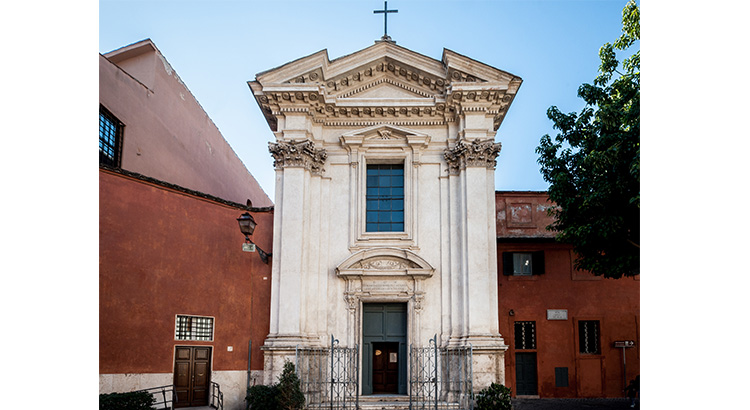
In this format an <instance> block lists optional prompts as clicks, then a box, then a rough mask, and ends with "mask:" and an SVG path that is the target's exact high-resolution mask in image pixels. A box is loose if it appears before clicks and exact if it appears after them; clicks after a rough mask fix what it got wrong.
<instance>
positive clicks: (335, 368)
mask: <svg viewBox="0 0 750 410" xmlns="http://www.w3.org/2000/svg"><path fill="white" fill-rule="evenodd" d="M296 369H297V375H298V377H299V379H300V387H301V388H302V393H303V394H304V395H305V407H306V408H308V409H337V410H338V409H342V410H343V409H357V408H358V407H359V346H357V345H354V347H341V346H339V341H338V340H337V339H335V338H334V337H333V336H331V346H330V347H328V348H307V347H304V348H303V347H297V350H296Z"/></svg>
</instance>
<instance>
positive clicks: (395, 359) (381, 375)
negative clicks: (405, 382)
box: [372, 342, 401, 394]
mask: <svg viewBox="0 0 750 410" xmlns="http://www.w3.org/2000/svg"><path fill="white" fill-rule="evenodd" d="M372 349H373V355H372V392H373V393H374V394H378V393H379V394H384V393H388V394H396V393H398V367H399V366H398V363H399V360H401V358H400V357H399V354H398V342H373V343H372Z"/></svg>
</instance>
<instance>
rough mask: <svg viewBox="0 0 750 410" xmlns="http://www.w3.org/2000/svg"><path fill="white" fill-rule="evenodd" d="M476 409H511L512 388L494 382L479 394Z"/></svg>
mask: <svg viewBox="0 0 750 410" xmlns="http://www.w3.org/2000/svg"><path fill="white" fill-rule="evenodd" d="M476 398H477V405H476V407H475V410H511V409H512V408H513V407H512V406H511V404H510V389H509V388H507V387H505V386H503V385H502V384H497V383H492V384H491V385H490V386H489V387H487V388H485V389H484V390H482V391H480V392H479V393H478V394H477V395H476Z"/></svg>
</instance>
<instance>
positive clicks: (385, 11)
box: [372, 0, 398, 41]
mask: <svg viewBox="0 0 750 410" xmlns="http://www.w3.org/2000/svg"><path fill="white" fill-rule="evenodd" d="M383 3H385V5H384V6H383V10H373V11H372V12H373V14H378V13H382V14H383V17H384V19H383V37H381V38H380V39H381V40H385V41H391V37H390V36H388V13H398V10H388V1H387V0H386V1H384V2H383Z"/></svg>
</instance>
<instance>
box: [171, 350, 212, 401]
mask: <svg viewBox="0 0 750 410" xmlns="http://www.w3.org/2000/svg"><path fill="white" fill-rule="evenodd" d="M210 370H211V348H210V347H205V346H177V347H176V348H175V356H174V389H175V395H176V396H177V402H176V403H175V407H190V406H207V405H208V395H209V388H210V382H211V379H210V374H211V373H210Z"/></svg>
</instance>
